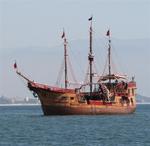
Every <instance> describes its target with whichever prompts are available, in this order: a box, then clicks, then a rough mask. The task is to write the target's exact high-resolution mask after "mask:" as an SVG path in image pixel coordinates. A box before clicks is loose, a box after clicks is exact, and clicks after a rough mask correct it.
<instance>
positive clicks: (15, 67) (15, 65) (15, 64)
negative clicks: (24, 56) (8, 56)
mask: <svg viewBox="0 0 150 146" xmlns="http://www.w3.org/2000/svg"><path fill="white" fill-rule="evenodd" d="M14 69H17V63H16V61H15V63H14Z"/></svg>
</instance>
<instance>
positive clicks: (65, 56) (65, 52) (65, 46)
mask: <svg viewBox="0 0 150 146" xmlns="http://www.w3.org/2000/svg"><path fill="white" fill-rule="evenodd" d="M62 39H64V61H65V89H67V88H68V72H67V39H66V36H65V32H64V30H63V34H62Z"/></svg>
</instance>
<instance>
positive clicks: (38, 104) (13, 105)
mask: <svg viewBox="0 0 150 146" xmlns="http://www.w3.org/2000/svg"><path fill="white" fill-rule="evenodd" d="M40 105H41V104H0V106H40Z"/></svg>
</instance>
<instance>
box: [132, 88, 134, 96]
mask: <svg viewBox="0 0 150 146" xmlns="http://www.w3.org/2000/svg"><path fill="white" fill-rule="evenodd" d="M132 96H134V89H133V88H132Z"/></svg>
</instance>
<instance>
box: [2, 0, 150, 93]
mask: <svg viewBox="0 0 150 146" xmlns="http://www.w3.org/2000/svg"><path fill="white" fill-rule="evenodd" d="M91 15H93V24H94V35H95V37H96V38H98V37H99V36H100V37H101V36H104V35H105V33H106V30H107V29H108V28H110V29H111V30H112V31H113V36H114V37H115V38H118V39H150V1H149V0H0V53H1V54H0V55H1V64H0V65H1V67H0V69H1V70H0V73H2V77H1V88H0V95H1V94H6V95H8V96H10V95H12V96H15V95H16V96H20V95H21V93H19V91H17V90H16V89H14V91H13V89H11V90H10V91H9V90H8V92H9V93H4V91H7V90H6V89H7V88H9V87H7V86H8V85H11V86H13V85H14V82H17V80H16V79H12V78H15V77H16V76H15V75H14V74H13V73H12V72H11V71H10V70H9V69H8V68H6V67H5V65H8V64H9V67H10V66H11V61H14V59H17V58H14V57H16V56H18V58H19V59H20V61H22V62H23V60H21V58H23V57H24V56H25V54H26V53H27V52H23V53H22V56H19V55H18V54H17V53H16V54H14V53H15V52H16V49H19V50H23V51H24V49H25V48H28V49H29V48H36V47H37V48H53V47H55V46H59V45H61V44H62V40H61V37H60V36H61V33H62V29H63V28H65V30H66V34H67V37H68V38H69V39H70V40H81V39H88V30H87V29H88V25H89V23H88V18H89V17H90V16H91ZM147 49H148V50H149V49H150V46H148V47H147ZM148 50H147V51H144V52H143V54H142V55H143V56H144V55H146V56H147V57H150V56H148V54H147V53H149V51H148ZM27 51H28V50H27ZM41 52H42V51H41ZM139 52H140V51H139ZM137 53H138V52H137ZM144 53H145V54H144ZM5 55H6V56H7V57H6V56H5ZM13 55H14V56H13ZM30 55H31V54H30ZM135 55H136V54H135ZM137 55H140V54H137ZM34 57H35V58H36V54H32V58H33V60H34ZM49 57H51V55H50V54H49ZM43 58H44V55H43ZM38 59H39V58H38ZM40 59H42V58H40ZM133 59H134V56H133ZM24 60H25V59H24ZM35 60H36V59H35ZM148 61H149V60H148ZM27 62H29V60H28V61H27ZM27 62H26V64H27ZM149 63H150V62H149ZM22 64H23V63H22ZM30 64H31V62H30ZM41 66H42V64H41ZM149 66H150V65H148V64H147V66H146V65H145V70H146V71H147V73H150V67H149ZM22 68H26V67H24V66H22ZM31 68H32V66H31ZM46 69H47V68H46ZM28 71H29V70H28ZM28 71H26V72H28ZM142 71H143V70H142ZM142 71H141V70H140V69H139V72H142ZM48 72H49V73H50V70H49V71H48ZM5 74H7V75H8V76H9V77H8V76H6V75H5ZM4 79H6V80H4ZM141 80H142V76H141ZM4 82H8V83H9V84H4ZM148 82H149V78H148V81H147V83H146V81H145V83H143V84H146V85H148ZM19 86H20V85H19ZM149 87H150V86H149ZM10 88H11V87H10ZM15 88H18V90H21V91H22V89H20V88H19V87H17V85H16V87H15ZM21 88H24V87H21ZM143 90H144V89H143ZM25 91H26V90H25ZM25 91H24V92H23V91H22V93H23V95H25ZM143 92H144V94H145V95H150V91H149V90H148V87H147V89H145V91H143ZM18 93H19V94H18ZM141 93H142V92H141ZM25 96H26V95H25Z"/></svg>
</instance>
